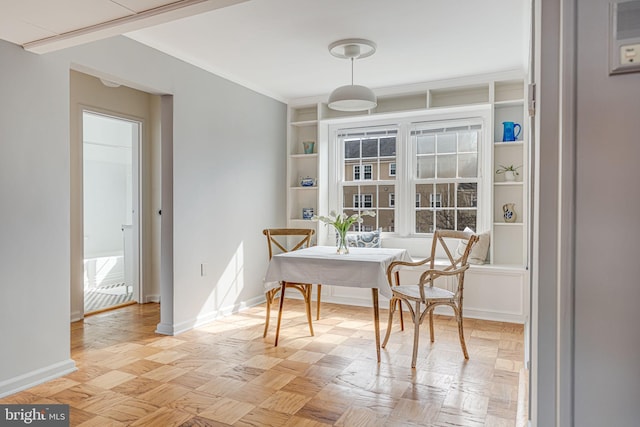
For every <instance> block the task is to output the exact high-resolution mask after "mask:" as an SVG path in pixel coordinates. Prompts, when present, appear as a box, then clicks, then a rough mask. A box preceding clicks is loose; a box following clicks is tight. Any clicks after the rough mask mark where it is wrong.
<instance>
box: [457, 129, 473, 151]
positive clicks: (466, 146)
mask: <svg viewBox="0 0 640 427" xmlns="http://www.w3.org/2000/svg"><path fill="white" fill-rule="evenodd" d="M458 151H459V152H461V153H469V152H471V153H477V152H478V133H477V132H460V133H459V134H458Z"/></svg>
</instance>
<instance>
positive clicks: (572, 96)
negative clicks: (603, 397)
mask: <svg viewBox="0 0 640 427" xmlns="http://www.w3.org/2000/svg"><path fill="white" fill-rule="evenodd" d="M561 10H562V21H561V23H560V36H561V39H560V49H561V52H562V53H561V55H560V100H559V102H560V147H559V152H558V156H559V167H560V170H559V176H558V181H559V182H558V187H559V188H558V275H557V283H558V306H557V316H558V325H557V341H556V342H557V355H556V357H557V361H556V363H557V369H558V375H557V377H556V390H557V392H556V399H557V400H556V406H557V413H556V425H558V426H572V425H573V424H574V390H573V385H574V366H573V364H574V360H573V357H574V345H573V343H574V333H575V331H574V328H575V325H574V316H575V313H574V312H575V307H574V298H575V258H574V254H575V223H576V221H575V213H576V207H575V195H576V191H575V185H576V148H577V147H576V145H577V141H576V134H577V129H576V120H577V119H576V108H577V107H576V104H577V101H576V85H577V79H576V67H577V65H576V61H577V59H576V56H577V54H576V39H577V25H576V21H577V4H576V0H564V1H562V4H561Z"/></svg>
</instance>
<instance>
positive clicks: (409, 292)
mask: <svg viewBox="0 0 640 427" xmlns="http://www.w3.org/2000/svg"><path fill="white" fill-rule="evenodd" d="M391 290H392V291H393V292H397V293H399V294H401V295H405V296H407V297H409V298H413V299H420V286H418V285H400V286H394V287H392V288H391ZM424 295H425V298H427V299H449V298H453V296H454V293H453V292H451V291H448V290H446V289H442V288H437V287H435V286H434V287H431V286H425V287H424Z"/></svg>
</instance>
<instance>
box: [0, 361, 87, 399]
mask: <svg viewBox="0 0 640 427" xmlns="http://www.w3.org/2000/svg"><path fill="white" fill-rule="evenodd" d="M77 369H78V368H77V367H76V363H75V362H74V361H73V360H72V359H67V360H63V361H62V362H58V363H54V364H52V365H49V366H45V367H44V368H40V369H36V370H35V371H30V372H27V373H25V374H22V375H18V376H16V377H13V378H9V379H8V380H5V381H2V382H0V398H3V397H5V396H9V395H11V394H14V393H17V392H19V391H22V390H26V389H28V388H31V387H34V386H36V385H38V384H42V383H45V382H47V381H51V380H53V379H55V378H59V377H62V376H64V375H67V374H70V373H71V372H74V371H76V370H77Z"/></svg>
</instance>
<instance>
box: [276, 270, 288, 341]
mask: <svg viewBox="0 0 640 427" xmlns="http://www.w3.org/2000/svg"><path fill="white" fill-rule="evenodd" d="M286 287H287V286H286V284H285V283H284V282H282V286H281V287H280V307H279V308H278V323H277V325H276V340H275V344H274V347H277V346H278V337H279V336H280V323H282V308H283V306H284V290H285V289H286Z"/></svg>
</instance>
